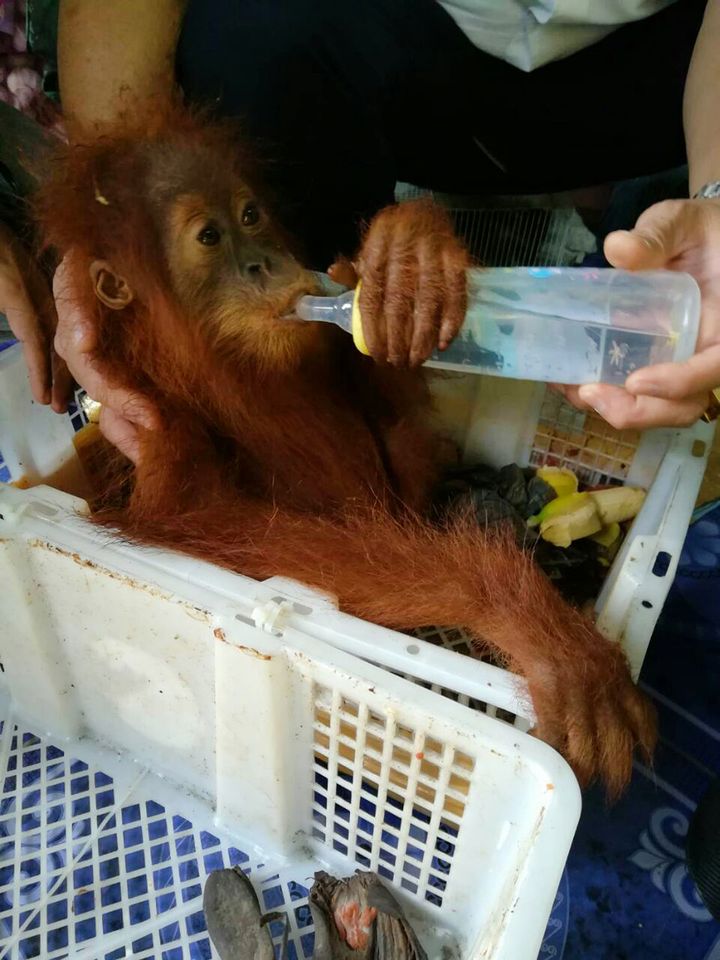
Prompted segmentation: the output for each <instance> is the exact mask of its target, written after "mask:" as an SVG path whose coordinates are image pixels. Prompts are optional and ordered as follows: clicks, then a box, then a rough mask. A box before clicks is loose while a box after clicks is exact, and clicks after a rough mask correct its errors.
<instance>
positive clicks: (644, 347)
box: [588, 330, 655, 386]
mask: <svg viewBox="0 0 720 960" xmlns="http://www.w3.org/2000/svg"><path fill="white" fill-rule="evenodd" d="M594 332H595V331H592V333H594ZM588 334H590V335H591V331H590V330H588ZM604 340H605V343H604V350H603V357H602V375H601V379H602V381H603V383H615V384H618V385H619V386H622V385H623V384H624V383H625V380H626V379H627V378H628V377H629V376H630V374H631V373H632V372H633V370H639V369H640V367H647V366H649V365H650V364H651V363H652V362H654V360H653V357H652V349H653V345H654V340H655V338H654V337H652V336H648V334H646V333H628V332H624V333H622V334H621V335H620V336H617V335H613V333H612V332H610V331H608V333H607V335H605V336H604Z"/></svg>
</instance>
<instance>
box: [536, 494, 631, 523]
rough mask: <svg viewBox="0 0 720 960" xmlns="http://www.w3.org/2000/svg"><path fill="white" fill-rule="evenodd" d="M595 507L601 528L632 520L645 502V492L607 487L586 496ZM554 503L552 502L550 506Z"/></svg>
mask: <svg viewBox="0 0 720 960" xmlns="http://www.w3.org/2000/svg"><path fill="white" fill-rule="evenodd" d="M587 496H589V497H592V499H593V502H594V503H595V505H596V506H597V510H598V513H599V514H600V519H601V520H602V523H603V526H608V525H609V524H611V523H622V522H623V521H624V520H632V518H633V517H635V516H637V514H638V513H639V512H640V507H641V506H642V505H643V501H644V500H645V496H646V494H645V491H644V490H641V489H640V488H639V487H608V489H607V490H593V491H591V492H589V493H588V494H587ZM555 502H556V501H554V500H553V501H552V502H551V503H550V504H549V506H552V504H553V503H555Z"/></svg>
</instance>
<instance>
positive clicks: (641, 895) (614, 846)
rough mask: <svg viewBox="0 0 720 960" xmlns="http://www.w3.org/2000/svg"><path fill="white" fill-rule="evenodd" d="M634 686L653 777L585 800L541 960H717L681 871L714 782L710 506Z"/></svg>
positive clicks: (716, 937) (714, 547) (717, 601)
mask: <svg viewBox="0 0 720 960" xmlns="http://www.w3.org/2000/svg"><path fill="white" fill-rule="evenodd" d="M641 683H642V685H643V686H644V688H645V690H646V692H647V693H648V694H649V695H650V696H651V697H652V698H653V700H654V702H655V704H656V706H657V708H658V713H659V717H660V746H659V749H658V752H657V755H656V758H655V765H654V770H652V771H650V770H646V769H644V768H642V767H641V766H639V765H637V766H636V770H635V775H634V777H633V782H632V784H631V787H630V790H629V791H628V793H627V795H626V796H625V797H624V798H623V800H622V801H621V802H620V803H619V804H617V806H615V807H614V808H612V809H608V808H607V807H606V804H605V800H604V797H603V796H602V794H601V793H600V792H599V791H591V792H590V793H588V794H587V795H586V796H585V798H584V808H583V814H582V818H581V820H580V826H579V829H578V833H577V836H576V838H575V842H574V844H573V848H572V851H571V854H570V858H569V861H568V866H567V869H566V872H565V876H564V877H563V882H562V884H561V886H560V890H559V892H558V898H557V900H556V903H555V909H554V910H553V915H552V917H551V920H550V925H549V927H548V932H547V935H546V937H545V942H544V944H543V948H542V950H541V953H540V957H541V958H542V960H547V958H553V960H610V958H612V960H644V958H652V960H720V924H718V923H716V922H715V921H714V920H713V919H712V918H711V916H710V914H709V913H708V912H707V910H706V909H705V907H704V906H703V904H702V902H701V901H700V900H699V898H698V895H697V892H696V890H695V888H694V885H693V883H692V881H691V880H690V878H689V876H688V873H687V869H686V867H685V854H684V846H685V836H686V833H687V828H688V819H689V817H690V815H691V814H692V811H693V809H694V807H695V805H696V804H697V802H698V800H699V799H700V797H701V795H702V793H703V791H704V789H705V787H706V786H707V785H708V784H709V782H710V780H711V779H712V778H713V777H714V776H717V775H718V774H720V693H719V691H720V504H715V505H713V507H712V508H711V509H710V510H706V511H704V512H703V513H702V515H701V516H700V518H699V519H697V520H696V522H695V523H694V524H693V525H692V526H691V528H690V531H689V533H688V537H687V540H686V543H685V548H684V550H683V554H682V557H681V560H680V564H679V569H678V574H677V577H676V580H675V583H674V585H673V588H672V591H671V594H670V597H669V599H668V602H667V604H666V606H665V609H664V611H663V614H662V617H661V619H660V622H659V623H658V626H657V629H656V631H655V635H654V637H653V640H652V644H651V646H650V650H649V653H648V657H647V660H646V662H645V666H644V668H643V673H642V677H641Z"/></svg>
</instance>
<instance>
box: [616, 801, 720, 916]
mask: <svg viewBox="0 0 720 960" xmlns="http://www.w3.org/2000/svg"><path fill="white" fill-rule="evenodd" d="M687 831H688V818H687V817H686V816H685V814H684V813H681V812H680V811H679V810H674V809H673V808H672V807H659V808H658V809H657V810H655V811H654V812H653V814H652V816H651V817H650V823H649V824H648V828H647V830H643V831H642V833H641V834H640V837H639V843H640V847H639V849H638V850H636V851H635V853H633V854H631V855H630V857H628V859H629V860H630V862H631V863H634V864H635V866H637V867H639V868H640V869H641V870H646V871H647V872H648V873H649V874H650V879H651V880H652V883H653V886H655V887H656V888H657V889H658V890H659V891H660V892H661V893H664V894H666V895H667V896H669V897H670V899H671V900H672V902H673V903H674V904H675V906H676V907H677V909H678V910H679V911H680V913H682V914H683V916H685V917H687V918H688V919H689V920H694V921H695V922H696V923H707V922H708V921H710V920H712V917H711V916H710V913H709V912H708V910H707V909H706V908H705V906H704V905H703V902H702V900H701V899H700V895H699V894H698V892H697V889H696V888H695V884H694V883H693V881H692V878H691V877H690V874H689V873H688V869H687V866H686V864H685V837H686V836H687Z"/></svg>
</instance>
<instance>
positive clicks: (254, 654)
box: [237, 643, 272, 660]
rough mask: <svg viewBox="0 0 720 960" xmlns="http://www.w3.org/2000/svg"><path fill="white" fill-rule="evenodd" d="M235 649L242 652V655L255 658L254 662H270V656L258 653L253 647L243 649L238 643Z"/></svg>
mask: <svg viewBox="0 0 720 960" xmlns="http://www.w3.org/2000/svg"><path fill="white" fill-rule="evenodd" d="M237 649H238V650H242V652H243V653H247V654H248V655H249V656H251V657H255V659H256V660H272V656H271V655H270V654H269V653H260V651H259V650H256V649H255V648H254V647H243V645H242V644H240V643H239V644H238V645H237Z"/></svg>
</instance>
